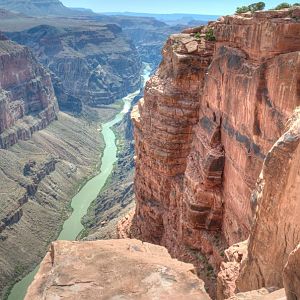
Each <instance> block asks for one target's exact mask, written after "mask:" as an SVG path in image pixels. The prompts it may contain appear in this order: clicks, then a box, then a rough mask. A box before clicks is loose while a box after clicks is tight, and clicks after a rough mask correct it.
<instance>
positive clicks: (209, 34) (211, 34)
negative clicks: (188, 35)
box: [205, 28, 216, 41]
mask: <svg viewBox="0 0 300 300" xmlns="http://www.w3.org/2000/svg"><path fill="white" fill-rule="evenodd" d="M205 39H206V40H207V41H215V40H216V37H215V35H214V31H213V29H212V28H209V29H208V30H207V31H206V33H205Z"/></svg>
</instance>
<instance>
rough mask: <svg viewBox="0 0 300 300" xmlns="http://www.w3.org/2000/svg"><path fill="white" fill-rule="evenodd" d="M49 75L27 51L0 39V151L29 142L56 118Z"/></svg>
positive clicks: (1, 37) (4, 39) (54, 98)
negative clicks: (37, 132) (20, 141)
mask: <svg viewBox="0 0 300 300" xmlns="http://www.w3.org/2000/svg"><path fill="white" fill-rule="evenodd" d="M57 112H58V106H57V101H56V97H55V95H54V90H53V86H52V82H51V78H50V75H49V73H48V72H47V71H46V70H45V69H44V68H43V67H42V66H41V65H40V64H39V63H38V62H37V61H36V59H35V58H34V57H33V55H32V53H31V52H30V51H29V50H28V48H26V47H23V46H20V45H17V44H15V43H14V42H11V41H9V40H7V39H6V38H5V36H4V35H2V34H1V36H0V148H2V149H3V148H4V149H7V148H9V147H10V146H12V145H14V144H15V143H17V142H18V141H19V140H28V139H30V137H31V136H32V134H33V133H34V132H35V131H38V130H40V129H43V128H45V127H46V126H47V125H49V124H50V123H51V122H52V121H53V120H55V119H56V118H57Z"/></svg>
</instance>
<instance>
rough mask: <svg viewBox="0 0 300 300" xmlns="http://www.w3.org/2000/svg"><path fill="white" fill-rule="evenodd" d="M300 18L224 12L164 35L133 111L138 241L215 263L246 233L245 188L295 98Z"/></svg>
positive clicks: (294, 12) (249, 209)
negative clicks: (159, 61)
mask: <svg viewBox="0 0 300 300" xmlns="http://www.w3.org/2000/svg"><path fill="white" fill-rule="evenodd" d="M299 15H300V10H299V8H293V9H290V10H283V11H268V12H256V13H254V14H244V15H241V16H237V15H236V16H227V17H224V18H221V19H220V20H219V21H217V22H214V23H210V24H209V26H208V27H204V28H201V27H199V28H197V30H189V31H186V33H183V34H180V35H173V36H171V37H170V39H169V40H168V42H167V44H166V46H165V48H164V52H163V54H164V59H163V62H162V64H161V66H160V68H159V70H158V72H157V73H156V74H155V76H153V77H152V79H151V80H150V81H149V82H148V84H147V87H146V91H145V97H144V100H143V101H141V102H140V103H139V104H138V107H136V109H135V111H134V113H133V119H134V123H135V150H136V175H135V192H136V200H137V207H136V215H135V220H134V226H135V229H136V228H137V229H138V230H139V236H140V237H141V238H142V239H144V240H146V241H151V242H154V243H158V244H162V245H165V246H166V247H167V248H168V249H169V251H170V252H171V253H172V254H174V255H176V256H180V257H185V256H186V255H187V253H188V252H189V251H190V250H200V251H201V252H202V253H204V254H206V256H207V258H208V259H209V260H210V263H212V264H213V265H214V267H218V266H219V264H220V262H221V261H222V257H221V254H222V251H221V250H222V249H224V246H226V245H231V244H233V243H235V242H239V241H241V240H243V239H246V238H247V237H248V235H249V233H250V228H251V224H252V222H253V211H254V209H255V206H256V199H255V198H252V199H251V197H250V196H251V191H252V190H253V189H254V187H255V183H256V180H257V178H258V175H259V174H260V171H261V167H262V164H263V161H264V159H265V157H266V155H267V153H268V151H269V150H270V149H271V147H272V145H273V144H274V143H275V142H276V141H277V140H278V139H279V137H280V136H281V135H282V134H283V132H284V125H285V123H286V121H287V120H288V118H289V116H290V115H291V114H292V112H293V110H294V108H295V107H297V106H298V105H299V104H300V99H299V68H300V54H299V53H300V52H299V50H300V36H299V32H300V23H299ZM208 40H211V41H208ZM278 176H280V175H278ZM281 217H283V216H281ZM295 240H297V237H295ZM259 242H260V239H258V240H257V243H259ZM293 246H295V245H293ZM290 251H292V249H290ZM265 252H268V253H270V251H267V250H266V251H265ZM282 267H283V266H282ZM274 276H275V275H274Z"/></svg>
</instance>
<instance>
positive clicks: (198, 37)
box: [194, 32, 201, 40]
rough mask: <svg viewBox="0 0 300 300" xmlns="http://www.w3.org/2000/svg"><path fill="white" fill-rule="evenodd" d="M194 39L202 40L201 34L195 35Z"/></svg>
mask: <svg viewBox="0 0 300 300" xmlns="http://www.w3.org/2000/svg"><path fill="white" fill-rule="evenodd" d="M194 37H195V39H196V40H200V38H201V34H200V32H197V33H195V35H194Z"/></svg>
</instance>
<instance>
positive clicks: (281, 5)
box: [274, 2, 291, 10]
mask: <svg viewBox="0 0 300 300" xmlns="http://www.w3.org/2000/svg"><path fill="white" fill-rule="evenodd" d="M290 7H291V5H290V4H288V3H286V2H283V3H280V4H278V5H277V6H276V7H275V8H274V9H275V10H280V9H284V8H290Z"/></svg>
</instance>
